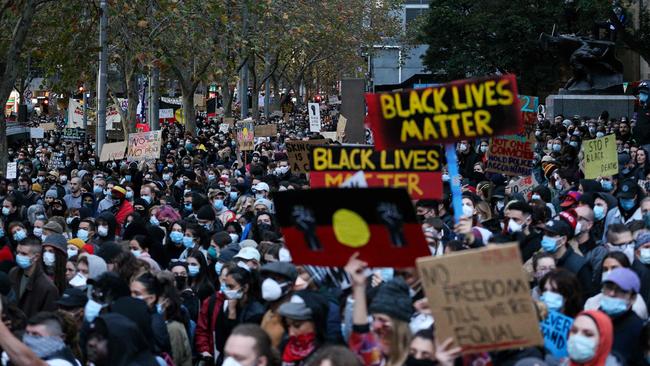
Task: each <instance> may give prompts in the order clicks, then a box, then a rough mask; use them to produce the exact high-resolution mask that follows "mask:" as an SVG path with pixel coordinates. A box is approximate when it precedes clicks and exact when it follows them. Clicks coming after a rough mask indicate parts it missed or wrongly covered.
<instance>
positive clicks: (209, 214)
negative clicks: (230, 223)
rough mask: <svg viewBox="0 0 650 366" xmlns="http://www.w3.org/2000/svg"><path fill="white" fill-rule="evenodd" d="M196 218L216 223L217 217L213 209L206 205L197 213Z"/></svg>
mask: <svg viewBox="0 0 650 366" xmlns="http://www.w3.org/2000/svg"><path fill="white" fill-rule="evenodd" d="M196 218H197V219H199V220H210V221H214V220H215V219H216V218H217V217H216V216H215V214H214V210H213V209H212V207H210V206H208V205H205V206H203V207H201V208H200V209H199V211H198V212H197V213H196Z"/></svg>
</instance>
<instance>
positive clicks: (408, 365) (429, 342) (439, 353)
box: [404, 328, 461, 366]
mask: <svg viewBox="0 0 650 366" xmlns="http://www.w3.org/2000/svg"><path fill="white" fill-rule="evenodd" d="M460 351H461V348H460V347H457V346H456V347H454V345H453V340H452V339H447V340H446V341H445V342H443V343H441V344H440V345H438V346H436V344H435V341H434V334H433V329H431V328H427V329H421V330H419V331H418V332H417V333H415V334H414V335H413V339H411V344H410V345H409V356H408V358H407V359H406V362H405V363H404V366H436V365H438V366H453V365H454V361H455V360H456V358H458V357H459V356H460Z"/></svg>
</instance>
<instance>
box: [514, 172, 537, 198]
mask: <svg viewBox="0 0 650 366" xmlns="http://www.w3.org/2000/svg"><path fill="white" fill-rule="evenodd" d="M509 186H510V190H511V191H512V193H520V194H521V195H523V196H524V197H526V198H529V196H530V195H531V194H532V192H533V188H534V187H536V186H537V181H536V180H535V178H534V176H532V175H528V176H524V177H520V178H519V179H517V180H515V181H513V182H512V183H510V185H509Z"/></svg>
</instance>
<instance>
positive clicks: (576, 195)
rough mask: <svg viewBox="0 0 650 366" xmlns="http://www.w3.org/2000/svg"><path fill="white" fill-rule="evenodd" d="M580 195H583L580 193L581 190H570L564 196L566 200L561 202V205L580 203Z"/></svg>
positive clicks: (567, 205) (568, 205)
mask: <svg viewBox="0 0 650 366" xmlns="http://www.w3.org/2000/svg"><path fill="white" fill-rule="evenodd" d="M580 197H582V194H580V192H577V191H571V192H568V193H567V194H566V195H565V196H564V201H562V203H560V207H570V206H573V205H574V204H576V203H578V201H580Z"/></svg>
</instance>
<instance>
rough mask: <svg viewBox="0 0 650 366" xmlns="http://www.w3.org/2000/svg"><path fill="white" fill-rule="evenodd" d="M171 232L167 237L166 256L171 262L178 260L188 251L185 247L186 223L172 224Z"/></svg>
mask: <svg viewBox="0 0 650 366" xmlns="http://www.w3.org/2000/svg"><path fill="white" fill-rule="evenodd" d="M169 228H170V229H169V231H168V232H167V236H166V237H165V246H164V249H165V256H166V257H167V258H169V259H170V260H173V259H178V258H180V256H181V255H182V254H183V252H184V251H185V250H186V248H185V246H184V245H183V237H184V233H185V222H184V221H182V220H180V221H176V222H173V223H170V226H169Z"/></svg>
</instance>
